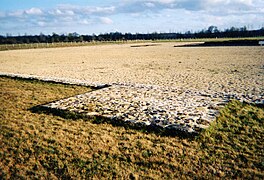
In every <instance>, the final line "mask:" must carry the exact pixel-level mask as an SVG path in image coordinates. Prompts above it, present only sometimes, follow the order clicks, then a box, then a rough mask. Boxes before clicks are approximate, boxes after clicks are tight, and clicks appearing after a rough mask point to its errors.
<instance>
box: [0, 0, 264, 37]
mask: <svg viewBox="0 0 264 180" xmlns="http://www.w3.org/2000/svg"><path fill="white" fill-rule="evenodd" d="M211 25H214V26H217V27H218V29H220V30H224V29H226V28H230V27H232V26H234V27H243V26H246V27H247V28H248V29H260V28H261V27H264V0H65V1H61V0H0V34H1V35H6V34H7V33H8V34H9V35H10V34H11V35H24V34H27V35H38V34H40V33H43V34H52V33H57V34H67V33H72V32H77V33H79V34H90V35H91V34H100V33H108V32H116V31H118V32H122V33H128V32H130V33H152V32H186V31H192V32H196V31H199V30H202V29H207V28H208V27H209V26H211Z"/></svg>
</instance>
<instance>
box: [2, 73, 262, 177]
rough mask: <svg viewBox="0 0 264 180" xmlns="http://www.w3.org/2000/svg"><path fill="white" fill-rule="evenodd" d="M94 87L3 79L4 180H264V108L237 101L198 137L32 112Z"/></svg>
mask: <svg viewBox="0 0 264 180" xmlns="http://www.w3.org/2000/svg"><path fill="white" fill-rule="evenodd" d="M89 90H90V89H89V88H86V87H80V86H65V85H59V84H52V83H42V82H37V81H23V80H14V79H9V78H0V102H1V106H0V129H1V130H0V149H1V151H0V179H9V178H11V177H12V178H13V179H26V178H30V179H33V178H38V179H39V178H43V177H44V178H45V177H46V178H51V179H60V178H63V179H71V178H73V179H75V178H88V177H91V178H95V179H108V178H124V179H137V178H140V179H160V178H166V179H172V178H188V179H193V178H208V179H209V178H223V177H226V178H238V177H240V178H259V179H262V178H263V177H264V175H263V168H264V159H263V154H264V152H263V138H264V136H263V129H264V127H263V119H264V111H263V109H261V108H257V107H254V106H249V105H245V104H241V103H238V102H232V103H230V104H229V105H228V106H227V107H226V108H225V109H224V110H223V111H222V112H221V116H220V117H219V118H218V120H217V121H216V123H215V124H213V125H212V127H211V128H210V129H208V130H207V131H205V132H202V134H201V135H200V136H199V137H196V138H195V139H190V138H181V137H177V136H176V137H171V136H164V135H160V134H157V133H153V132H148V131H146V130H144V132H141V131H140V130H134V129H130V128H126V127H122V126H113V125H111V124H108V123H99V124H98V123H97V124H96V123H92V122H93V120H91V121H90V120H88V119H76V120H73V119H64V118H62V117H59V116H54V115H52V114H36V113H32V112H31V111H29V109H30V108H32V107H34V106H36V105H39V104H44V103H48V102H50V101H54V100H57V99H60V98H64V97H69V96H72V95H74V94H80V93H83V92H87V91H89ZM142 131H143V130H142Z"/></svg>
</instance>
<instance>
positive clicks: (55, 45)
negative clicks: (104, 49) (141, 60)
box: [0, 37, 264, 51]
mask: <svg viewBox="0 0 264 180" xmlns="http://www.w3.org/2000/svg"><path fill="white" fill-rule="evenodd" d="M263 39H264V37H249V38H217V39H216V38H205V39H164V40H129V41H93V42H56V43H30V44H0V51H7V50H17V49H38V48H59V47H76V46H95V45H104V44H105V45H107V44H132V43H158V42H160V43H161V42H183V43H184V42H186V43H189V42H211V41H214V42H222V41H229V40H233V41H236V40H263Z"/></svg>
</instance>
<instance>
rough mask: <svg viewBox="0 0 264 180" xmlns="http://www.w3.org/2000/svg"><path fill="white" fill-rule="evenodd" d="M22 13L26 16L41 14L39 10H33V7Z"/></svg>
mask: <svg viewBox="0 0 264 180" xmlns="http://www.w3.org/2000/svg"><path fill="white" fill-rule="evenodd" d="M24 12H25V13H26V14H28V15H41V14H42V13H43V12H42V10H41V9H39V8H34V7H33V8H30V9H28V10H25V11H24Z"/></svg>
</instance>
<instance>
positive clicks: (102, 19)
mask: <svg viewBox="0 0 264 180" xmlns="http://www.w3.org/2000/svg"><path fill="white" fill-rule="evenodd" d="M100 21H101V22H102V23H103V24H112V23H113V21H112V20H111V19H110V18H108V17H101V18H100Z"/></svg>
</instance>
